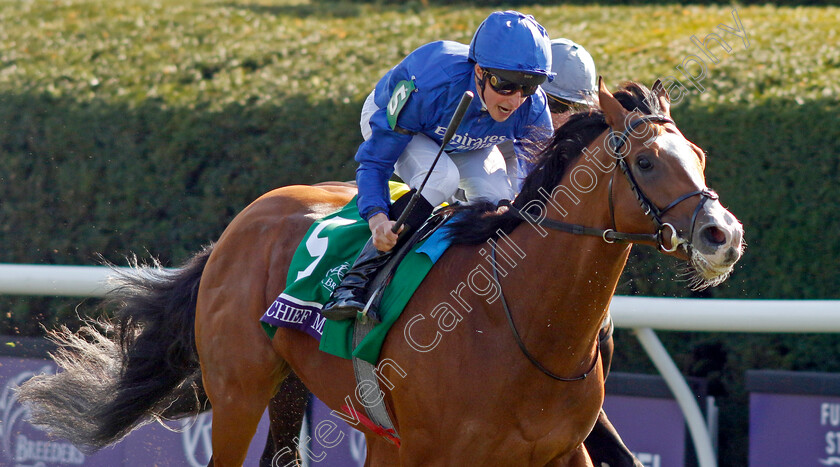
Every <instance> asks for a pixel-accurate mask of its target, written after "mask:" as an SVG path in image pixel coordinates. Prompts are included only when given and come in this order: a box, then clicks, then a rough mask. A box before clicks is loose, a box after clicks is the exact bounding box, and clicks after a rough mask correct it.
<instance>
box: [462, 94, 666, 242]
mask: <svg viewBox="0 0 840 467" xmlns="http://www.w3.org/2000/svg"><path fill="white" fill-rule="evenodd" d="M614 96H615V98H616V99H617V100H618V101H619V102H620V103H621V105H622V106H623V107H624V108H625V109H627V110H630V111H633V110H635V111H638V112H641V113H642V114H644V115H656V114H661V113H662V111H661V109H660V107H659V101H658V100H657V99H656V98H654V97H653V96H652V94H651V92H650V90H649V89H648V88H647V87H645V86H644V85H642V84H639V83H635V82H630V83H625V84H624V85H622V87H621V89H620V90H619V91H617V92H616V93H615V94H614ZM606 129H607V123H606V120H605V118H604V113H603V112H602V111H601V110H600V109H592V110H585V111H583V112H580V113H576V114H573V115H572V116H571V117H570V118H569V120H568V121H567V122H566V123H564V124H563V126H561V127H560V128H558V129H557V131H555V133H554V137H553V138H552V139H551V141H550V142H549V143H548V145H547V146H546V147H545V148H544V149H542V150H541V151H539V152H538V153H537V154H536V155H535V156H534V157H533V158H532V159H533V162H534V163H535V166H534V169H533V170H532V171H531V173H530V174H529V175H528V177H527V178H526V179H525V181H524V183H523V184H522V190H521V191H520V193H519V195H518V196H517V197H516V199H515V200H514V202H513V205H514V206H516V207H519V208H521V207H522V206H524V205H525V204H527V203H528V202H529V201H531V200H534V199H539V198H540V195H539V191H538V190H539V189H540V188H543V189H544V190H546V191H547V192H549V193H551V191H552V190H553V189H554V187H556V186H557V185H558V184H560V181H561V180H562V179H563V175H565V173H566V170H568V168H569V167H570V166H571V165H572V163H573V162H574V161H575V160H576V159H577V158H578V157H579V156H580V154H581V152H582V151H583V148H585V147H587V146H588V145H589V144H590V143H592V141H593V140H595V138H597V137H598V135H600V134H601V133H603V132H604V131H605V130H606ZM454 209H455V210H456V211H457V213H458V215H457V216H455V218H454V219H453V220H452V221H451V222H450V223H449V226H448V227H449V231H448V236H449V238H450V239H451V240H452V243H454V244H478V243H482V242H485V241H486V240H487V239H488V238H495V237H498V233H497V231H498V230H499V229H501V230H502V231H503V232H505V233H510V232H511V231H512V230H513V229H514V227H516V226H517V225H519V223H520V222H522V220H521V219H520V218H519V217H516V216H515V215H514V214H513V213H511V212H509V211H508V212H504V213H502V214H499V213H497V211H496V206H495V205H493V204H492V203H488V202H477V203H472V204H468V205H464V206H457V207H455V208H454Z"/></svg>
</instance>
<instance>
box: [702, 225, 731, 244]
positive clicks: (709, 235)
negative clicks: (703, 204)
mask: <svg viewBox="0 0 840 467" xmlns="http://www.w3.org/2000/svg"><path fill="white" fill-rule="evenodd" d="M700 235H701V238H702V239H703V240H705V241H706V242H708V243H710V244H712V245H723V244H724V243H726V233H725V232H724V231H723V230H721V229H719V228H717V227H715V226H713V225H710V226H708V227H706V228H704V229H703V231H702V232H700Z"/></svg>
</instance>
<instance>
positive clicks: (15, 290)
mask: <svg viewBox="0 0 840 467" xmlns="http://www.w3.org/2000/svg"><path fill="white" fill-rule="evenodd" d="M113 275H114V271H113V270H111V269H110V268H107V267H104V266H41V265H25V264H0V295H57V296H72V297H101V296H104V295H105V294H106V293H107V292H108V291H109V290H111V288H112V285H111V284H110V282H109V278H110V277H111V276H113ZM610 310H611V313H612V316H613V320H614V322H615V325H616V326H618V327H622V328H631V329H633V330H634V332H635V334H636V336H637V338H638V339H639V342H640V343H641V344H642V347H643V348H644V349H645V351H646V352H647V353H648V356H650V358H651V360H652V361H653V363H654V365H655V366H656V368H657V370H659V372H660V373H661V374H662V376H663V378H664V379H665V382H666V383H667V384H668V387H669V388H670V389H671V392H673V393H674V397H675V399H676V400H677V403H679V405H680V407H681V409H682V411H683V415H684V416H685V418H686V423H687V425H688V428H689V432H690V433H691V437H692V440H693V442H694V446H695V449H696V451H697V457H698V460H699V463H700V467H716V466H717V459H716V457H717V456H716V455H715V452H714V448H713V446H712V441H711V437H710V435H709V432H708V431H707V429H706V427H705V421H704V420H703V416H702V414H701V412H700V407H699V406H698V404H697V401H696V400H695V398H694V395H693V393H692V392H691V390H690V389H689V387H688V384H687V383H686V381H685V378H684V377H683V375H682V374H681V373H680V371H679V369H678V368H677V366H676V365H675V364H674V362H673V360H672V359H671V356H670V355H669V354H668V352H667V351H666V350H665V348H664V347H663V346H662V343H661V342H660V341H659V338H658V337H657V336H656V334H655V333H654V332H653V329H661V330H672V331H722V332H790V333H798V332H826V333H829V332H840V300H723V299H714V300H704V299H674V298H651V297H625V296H616V297H615V298H614V299H613V302H612V304H611V306H610Z"/></svg>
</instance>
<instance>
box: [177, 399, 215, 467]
mask: <svg viewBox="0 0 840 467" xmlns="http://www.w3.org/2000/svg"><path fill="white" fill-rule="evenodd" d="M212 421H213V417H212V415H211V413H210V412H205V413H203V414H199V415H198V416H196V417H192V418H189V419H186V420H181V429H182V430H183V432H182V433H181V443H182V445H183V447H184V456H185V457H186V458H187V462H189V463H190V466H191V467H203V466H205V465H207V464H209V463H210V456H211V455H212V454H213V447H212V438H211V430H212V428H211V422H212Z"/></svg>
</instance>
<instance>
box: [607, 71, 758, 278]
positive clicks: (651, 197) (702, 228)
mask: <svg viewBox="0 0 840 467" xmlns="http://www.w3.org/2000/svg"><path fill="white" fill-rule="evenodd" d="M599 87H600V90H599V100H600V107H601V111H602V112H603V115H604V119H605V121H606V123H607V125H608V126H609V130H608V131H607V133H606V135H604V136H602V137H601V138H598V139H597V140H596V141H595V142H593V144H599V143H600V144H603V147H605V148H606V149H607V151H606V152H607V153H608V154H609V155H610V156H611V157H612V161H613V162H614V164H615V171H614V173H613V174H612V178H611V180H610V186H609V197H610V203H611V208H612V209H611V215H612V217H613V226H614V229H615V230H616V231H618V232H646V231H647V232H651V231H655V232H657V236H658V242H657V243H658V244H659V245H658V246H659V247H660V248H661V249H662V250H663V251H665V252H667V253H669V254H672V255H674V256H677V257H681V258H683V259H687V260H688V264H689V272H690V278H689V280H690V285H691V287H692V288H694V289H703V288H706V287H709V286H714V285H717V284H720V283H721V282H723V281H724V280H725V279H726V278H727V277H728V276H729V274H730V273H731V272H732V267H733V265H734V264H735V262H736V261H738V259H739V258H740V257H741V254H742V252H743V228H742V226H741V223H740V222H739V221H738V220H737V219H736V218H735V216H734V215H732V213H730V212H729V211H728V210H727V209H726V208H724V207H723V206H722V205H721V203H720V201H719V200H718V195H717V194H716V193H715V192H714V191H712V190H710V189H709V188H708V187H707V186H706V179H705V176H704V170H705V167H706V156H705V154H704V153H703V151H702V150H701V149H700V148H699V147H697V146H696V145H695V144H693V143H692V142H690V141H688V140H687V139H686V138H685V137H684V136H683V135H682V133H681V132H680V131H679V129H677V126H676V125H675V124H674V122H673V120H671V115H670V100H669V97H668V93H667V92H666V91H665V89H664V88H663V86H662V84H661V82H659V81H657V82H656V83H655V84H654V85H653V87H652V89H651V90H650V93H649V94H647V93H645V94H647V95H646V96H644V100H643V102H641V104H642V105H640V106H639V105H637V104H640V102H638V99H637V100H636V101H634V100H633V99H632V97H633V93H632V92H631V93H628V92H627V91H622V92H620V93H617V94H616V95H615V96H614V95H613V94H611V93H610V92H609V91H608V90H607V88H606V87H605V86H604V84H603V82H601V83H600V84H599ZM637 89H640V90H642V91H645V90H644V88H643V87H638V88H637ZM636 97H638V93H637V95H636ZM628 108H630V109H633V110H628ZM590 147H592V146H591V145H590Z"/></svg>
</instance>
